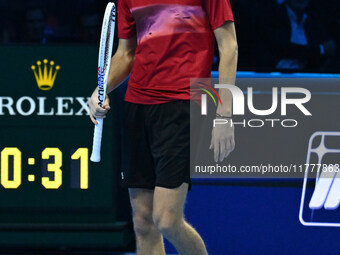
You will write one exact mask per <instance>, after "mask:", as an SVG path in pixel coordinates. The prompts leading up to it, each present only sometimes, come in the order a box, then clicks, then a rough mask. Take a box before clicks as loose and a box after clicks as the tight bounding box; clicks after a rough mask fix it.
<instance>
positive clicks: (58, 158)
mask: <svg viewBox="0 0 340 255" xmlns="http://www.w3.org/2000/svg"><path fill="white" fill-rule="evenodd" d="M51 156H54V162H53V163H50V164H48V165H47V171H48V172H53V173H54V180H53V181H51V180H50V178H48V177H43V178H42V180H41V183H42V185H43V186H44V187H45V188H46V189H58V188H59V187H60V186H61V184H62V176H63V174H62V171H61V169H60V168H61V166H62V163H63V162H62V160H63V159H62V158H63V157H62V153H61V151H60V150H59V149H58V148H46V149H45V150H43V152H42V153H41V157H42V159H50V157H51Z"/></svg>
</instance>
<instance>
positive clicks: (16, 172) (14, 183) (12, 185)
mask: <svg viewBox="0 0 340 255" xmlns="http://www.w3.org/2000/svg"><path fill="white" fill-rule="evenodd" d="M9 156H13V180H9V162H8V161H9ZM20 184H21V151H20V150H19V149H18V148H5V149H3V150H2V152H1V185H2V186H3V187H4V188H5V189H16V188H18V187H19V186H20Z"/></svg>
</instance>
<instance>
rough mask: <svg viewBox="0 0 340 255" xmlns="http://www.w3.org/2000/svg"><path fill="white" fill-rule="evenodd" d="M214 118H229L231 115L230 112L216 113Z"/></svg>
mask: <svg viewBox="0 0 340 255" xmlns="http://www.w3.org/2000/svg"><path fill="white" fill-rule="evenodd" d="M216 118H218V119H231V118H232V116H231V114H226V115H222V114H219V113H216Z"/></svg>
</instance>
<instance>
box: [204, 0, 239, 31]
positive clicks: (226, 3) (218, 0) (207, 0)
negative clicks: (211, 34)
mask: <svg viewBox="0 0 340 255" xmlns="http://www.w3.org/2000/svg"><path fill="white" fill-rule="evenodd" d="M203 8H204V9H205V11H206V13H207V15H208V19H209V21H210V26H211V28H212V29H213V30H214V29H216V28H218V27H220V26H222V25H223V24H224V23H225V22H226V21H234V16H233V11H232V9H231V5H230V0H203Z"/></svg>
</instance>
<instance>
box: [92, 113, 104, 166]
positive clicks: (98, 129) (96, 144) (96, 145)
mask: <svg viewBox="0 0 340 255" xmlns="http://www.w3.org/2000/svg"><path fill="white" fill-rule="evenodd" d="M97 122H98V124H97V125H95V126H94V133H93V147H92V154H91V158H90V160H91V161H92V162H100V147H101V143H102V134H103V123H104V120H103V119H97Z"/></svg>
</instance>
